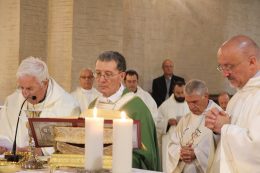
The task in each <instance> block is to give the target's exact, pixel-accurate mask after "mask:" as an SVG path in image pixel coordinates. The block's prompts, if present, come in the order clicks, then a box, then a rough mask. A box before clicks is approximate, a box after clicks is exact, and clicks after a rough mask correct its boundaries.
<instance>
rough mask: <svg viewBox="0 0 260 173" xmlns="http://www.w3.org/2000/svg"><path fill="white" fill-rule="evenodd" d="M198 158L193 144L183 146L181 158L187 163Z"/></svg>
mask: <svg viewBox="0 0 260 173" xmlns="http://www.w3.org/2000/svg"><path fill="white" fill-rule="evenodd" d="M195 158H196V155H195V153H194V149H193V148H192V147H191V146H182V147H181V152H180V160H182V161H184V162H185V163H191V162H192V161H193V160H194V159H195Z"/></svg>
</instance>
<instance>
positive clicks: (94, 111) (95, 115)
mask: <svg viewBox="0 0 260 173" xmlns="http://www.w3.org/2000/svg"><path fill="white" fill-rule="evenodd" d="M93 117H94V118H97V108H96V107H94V110H93Z"/></svg>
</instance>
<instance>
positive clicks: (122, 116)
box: [121, 111, 126, 120]
mask: <svg viewBox="0 0 260 173" xmlns="http://www.w3.org/2000/svg"><path fill="white" fill-rule="evenodd" d="M121 120H126V113H125V112H124V111H123V112H121Z"/></svg>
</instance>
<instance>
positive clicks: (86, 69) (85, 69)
mask: <svg viewBox="0 0 260 173" xmlns="http://www.w3.org/2000/svg"><path fill="white" fill-rule="evenodd" d="M84 71H90V72H91V73H92V74H93V70H92V69H91V68H89V67H84V68H82V69H80V72H79V76H80V75H81V73H83V72H84Z"/></svg>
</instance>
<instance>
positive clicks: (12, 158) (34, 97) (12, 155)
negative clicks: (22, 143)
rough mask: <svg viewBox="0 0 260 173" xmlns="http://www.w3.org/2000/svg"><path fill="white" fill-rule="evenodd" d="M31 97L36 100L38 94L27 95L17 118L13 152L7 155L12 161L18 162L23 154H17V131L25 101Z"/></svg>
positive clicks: (8, 159)
mask: <svg viewBox="0 0 260 173" xmlns="http://www.w3.org/2000/svg"><path fill="white" fill-rule="evenodd" d="M29 98H31V99H32V100H36V96H32V97H27V98H26V99H25V100H24V101H23V103H22V105H21V108H20V111H19V114H18V118H17V123H16V128H15V136H14V143H13V148H12V153H11V155H5V158H6V159H7V161H11V162H18V161H19V160H20V159H21V158H22V156H21V155H17V154H16V138H17V131H18V126H19V121H20V116H21V112H22V109H23V106H24V103H25V102H26V101H27V100H28V99H29Z"/></svg>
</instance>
